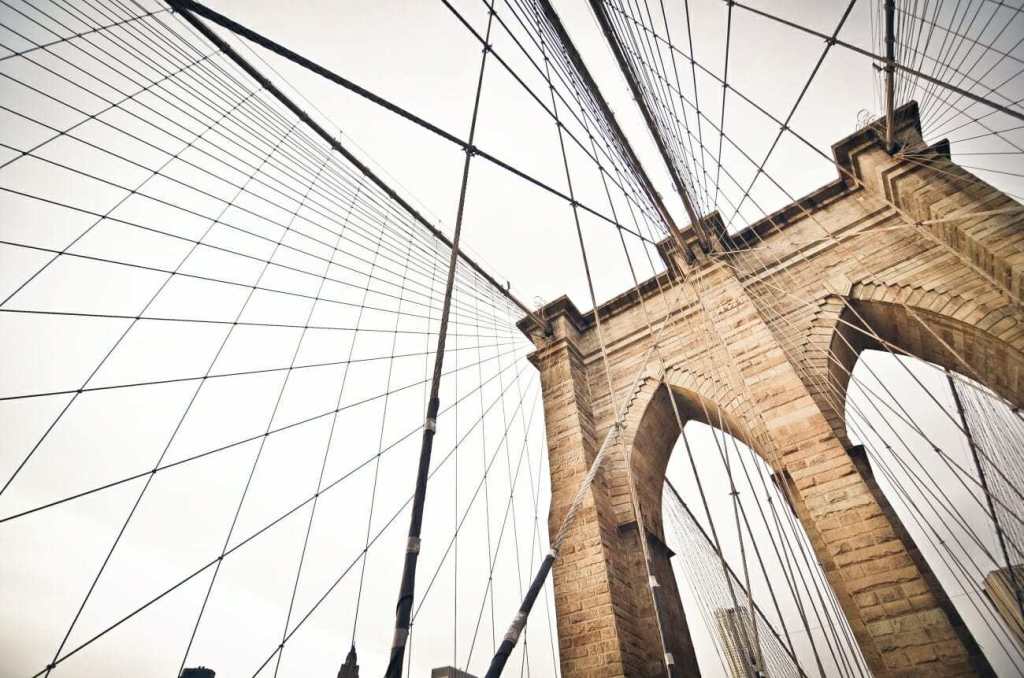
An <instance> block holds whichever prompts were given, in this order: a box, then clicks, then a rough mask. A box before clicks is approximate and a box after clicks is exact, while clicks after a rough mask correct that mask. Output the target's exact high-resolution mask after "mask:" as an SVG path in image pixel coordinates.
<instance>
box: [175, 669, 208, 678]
mask: <svg viewBox="0 0 1024 678" xmlns="http://www.w3.org/2000/svg"><path fill="white" fill-rule="evenodd" d="M216 675H217V672H216V671H214V670H213V669H208V668H206V667H205V666H197V667H196V668H194V669H184V670H182V672H181V676H180V678H213V677H214V676H216Z"/></svg>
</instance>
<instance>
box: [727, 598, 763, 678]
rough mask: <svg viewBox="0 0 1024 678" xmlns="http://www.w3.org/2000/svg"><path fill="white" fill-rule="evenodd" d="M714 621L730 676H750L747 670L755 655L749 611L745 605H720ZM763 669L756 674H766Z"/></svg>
mask: <svg viewBox="0 0 1024 678" xmlns="http://www.w3.org/2000/svg"><path fill="white" fill-rule="evenodd" d="M715 621H716V622H717V624H718V636H719V638H721V641H722V649H723V650H724V652H725V661H726V662H727V663H728V664H729V672H730V673H731V674H732V678H750V675H751V674H750V673H749V670H750V667H752V661H753V657H754V656H755V655H756V652H755V650H754V637H755V636H754V626H753V624H751V623H750V612H749V611H748V610H747V609H746V608H745V607H741V608H735V607H722V608H719V609H717V610H715ZM763 669H764V667H762V670H761V671H760V672H759V673H758V674H757V675H758V676H767V675H768V673H767V672H766V671H764V670H763Z"/></svg>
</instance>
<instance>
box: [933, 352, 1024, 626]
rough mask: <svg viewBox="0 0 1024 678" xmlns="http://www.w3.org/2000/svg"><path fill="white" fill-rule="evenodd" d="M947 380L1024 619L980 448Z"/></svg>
mask: <svg viewBox="0 0 1024 678" xmlns="http://www.w3.org/2000/svg"><path fill="white" fill-rule="evenodd" d="M946 380H947V381H948V382H949V390H950V393H952V394H953V404H955V405H956V411H957V414H958V415H959V416H960V421H961V422H962V424H963V429H964V435H966V436H967V446H968V447H969V448H970V449H971V458H972V459H974V467H975V468H976V469H977V470H978V480H979V481H980V482H981V489H982V491H983V492H984V493H985V501H986V502H988V512H989V513H991V514H992V523H993V524H994V525H995V528H996V536H997V537H998V539H999V548H1000V550H1002V552H1003V559H1004V560H1005V561H1006V572H1007V574H1008V575H1009V577H1010V584H1011V585H1012V587H1013V597H1014V598H1015V599H1016V601H1017V607H1019V608H1020V612H1021V618H1022V619H1024V589H1022V588H1021V582H1020V581H1018V580H1017V572H1016V568H1015V567H1014V565H1013V561H1012V560H1011V559H1010V552H1009V550H1008V549H1007V548H1006V536H1005V535H1004V534H1003V528H1002V526H1001V525H1000V524H999V516H998V515H997V514H996V507H995V504H994V503H993V502H992V493H991V492H990V491H989V487H988V479H987V478H986V477H985V469H984V467H983V466H982V464H981V456H980V455H979V454H978V446H977V444H976V443H975V442H974V436H972V435H971V429H970V427H969V426H968V424H967V416H966V415H965V414H964V406H963V403H962V402H961V401H960V393H959V392H958V391H957V388H956V381H955V380H954V379H953V373H952V372H950V371H949V370H948V369H947V370H946Z"/></svg>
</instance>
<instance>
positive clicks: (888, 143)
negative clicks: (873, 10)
mask: <svg viewBox="0 0 1024 678" xmlns="http://www.w3.org/2000/svg"><path fill="white" fill-rule="evenodd" d="M895 23H896V0H885V150H887V151H888V152H889V153H892V152H894V151H895V150H896V139H895V136H896V130H895V127H896V120H895V113H894V112H893V111H894V108H895V101H894V99H895V93H894V92H893V90H894V89H895V87H896V83H895V80H896V78H895V75H896V35H895V28H894V27H893V24H895Z"/></svg>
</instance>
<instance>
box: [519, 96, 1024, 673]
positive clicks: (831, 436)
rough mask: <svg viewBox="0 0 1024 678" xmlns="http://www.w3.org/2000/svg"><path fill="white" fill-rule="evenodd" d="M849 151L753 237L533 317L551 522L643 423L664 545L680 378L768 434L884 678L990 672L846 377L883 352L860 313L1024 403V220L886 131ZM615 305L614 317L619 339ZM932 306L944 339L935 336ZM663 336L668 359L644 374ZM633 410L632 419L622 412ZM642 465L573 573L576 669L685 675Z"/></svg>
mask: <svg viewBox="0 0 1024 678" xmlns="http://www.w3.org/2000/svg"><path fill="white" fill-rule="evenodd" d="M897 122H898V131H899V133H900V134H901V135H904V136H906V137H907V138H908V139H910V140H916V142H920V124H919V123H918V121H917V118H916V107H915V106H914V105H908V106H906V107H904V108H903V109H901V110H900V111H899V114H898V116H897ZM833 151H834V155H835V158H836V163H837V165H838V166H839V167H840V168H841V170H842V172H844V174H841V176H840V178H839V179H838V180H836V181H835V182H833V183H830V184H828V185H826V186H824V187H822V188H821V189H819V190H818V191H816V192H815V193H813V194H812V195H809V196H807V197H805V198H802V199H801V200H799V201H797V202H795V203H793V204H791V205H789V206H787V207H785V208H783V209H782V210H780V211H779V212H777V213H775V214H773V215H771V216H769V217H766V218H765V219H764V220H762V221H761V222H758V223H757V224H754V225H752V226H751V227H750V228H749V229H747V230H746V231H744V232H743V233H739V234H733V235H728V234H725V233H724V231H723V232H721V233H720V234H719V237H720V241H721V242H720V243H717V244H716V243H712V250H711V251H707V249H706V248H703V247H701V246H700V245H699V244H697V240H698V238H697V236H696V233H695V232H694V231H693V229H687V230H686V231H684V232H683V233H682V234H680V238H679V239H674V238H670V239H668V240H666V241H664V242H662V243H661V244H660V245H659V249H660V253H661V255H662V257H663V258H664V259H665V261H666V263H667V264H669V265H668V268H667V270H666V271H665V272H663V273H661V274H659V275H658V276H656V277H655V278H652V279H650V280H647V281H644V282H642V283H640V285H639V286H638V287H637V289H635V290H630V291H629V292H626V293H623V294H622V295H620V296H618V297H616V298H614V299H612V300H610V301H608V302H607V303H605V304H603V305H601V307H600V308H599V309H597V310H596V311H591V312H589V313H586V314H583V313H580V312H579V310H577V309H576V308H575V306H573V304H572V303H571V302H570V301H569V300H568V299H566V298H562V299H559V300H557V301H555V302H553V303H551V304H549V305H547V306H546V307H545V308H544V309H542V311H541V313H542V314H543V315H544V316H545V317H546V319H547V320H548V321H549V322H550V325H551V327H550V332H548V333H546V334H545V332H544V331H542V329H543V328H540V327H535V326H533V325H532V322H533V321H532V320H530V319H524V320H523V321H522V322H521V323H520V327H521V328H522V329H523V330H524V331H525V332H526V334H527V335H528V336H531V337H533V339H534V341H535V342H536V345H537V351H536V352H535V353H534V354H533V357H532V359H533V361H534V364H535V365H536V366H537V367H538V369H539V371H540V376H541V384H542V389H543V395H544V413H545V426H546V428H547V438H548V449H549V457H550V467H551V486H552V503H551V509H550V514H549V529H550V531H551V532H552V533H554V531H556V530H557V529H558V528H559V527H560V525H561V520H562V517H563V516H564V515H565V513H566V510H567V508H568V506H569V505H570V503H571V502H572V499H573V497H574V496H575V495H576V493H577V491H578V488H579V487H580V484H581V482H582V480H583V479H584V478H585V477H586V476H587V471H588V468H589V466H590V463H591V462H592V461H593V459H594V456H595V454H596V452H597V449H598V447H599V445H600V441H601V440H602V439H604V438H605V436H606V434H607V433H608V431H610V430H612V429H613V428H614V429H615V430H624V431H625V435H626V436H627V438H628V449H634V448H635V449H637V450H638V452H637V454H636V461H635V468H634V472H635V473H634V475H636V477H637V479H638V480H637V483H638V494H639V498H640V507H641V511H642V513H643V514H644V519H645V522H652V525H653V528H654V529H653V530H652V531H651V533H650V534H649V535H645V538H646V539H653V540H655V541H656V542H657V541H660V537H659V536H658V535H659V534H661V532H660V530H661V526H660V524H659V521H660V519H661V516H660V494H659V492H660V489H661V484H660V479H661V478H663V473H664V464H665V463H667V456H666V455H667V450H669V449H671V448H670V443H671V442H674V441H675V437H676V436H677V435H678V426H677V424H676V423H675V421H674V417H673V415H672V414H671V411H670V408H667V407H666V406H665V405H666V404H667V403H671V402H672V401H671V400H668V396H667V391H665V392H664V393H665V394H663V395H659V390H658V389H659V385H660V384H661V382H662V381H663V378H662V370H664V381H667V382H668V383H670V384H671V385H672V386H673V389H674V392H676V393H678V394H681V395H682V396H683V397H682V401H683V404H684V405H685V404H686V401H687V399H690V400H692V401H693V402H697V403H707V404H711V403H717V404H718V405H716V406H715V407H716V408H717V407H720V408H721V411H723V412H728V413H731V414H732V415H733V417H734V420H735V421H734V422H733V423H731V424H730V427H731V428H733V429H734V430H735V431H740V432H742V431H743V429H742V426H741V423H742V424H747V425H752V426H755V427H756V428H757V429H758V430H756V431H754V432H753V433H751V432H747V433H746V435H747V436H748V437H749V439H750V440H752V441H753V440H756V441H757V443H758V444H757V445H754V448H755V449H761V450H762V452H769V451H770V454H769V456H770V457H771V459H770V461H771V466H772V467H773V469H774V470H775V471H776V472H777V473H778V476H779V478H780V479H781V481H782V482H784V483H785V485H784V486H785V487H786V488H787V494H789V495H790V498H791V501H792V502H793V509H794V512H795V513H796V514H797V516H798V518H799V520H800V522H801V523H802V524H803V526H804V529H805V531H806V532H807V534H808V537H809V538H810V540H811V543H812V545H813V547H814V552H815V555H816V556H817V559H818V561H819V564H820V565H821V567H822V569H823V570H824V571H825V574H826V577H827V579H828V581H829V583H830V585H831V586H832V588H833V590H834V592H835V594H836V597H837V598H838V600H839V602H840V604H841V606H842V608H843V611H844V613H845V614H846V617H847V620H848V621H849V623H850V627H851V629H852V631H853V633H854V635H855V637H856V639H857V642H858V644H859V645H860V648H861V651H862V653H863V655H864V657H865V659H866V660H867V662H868V664H869V666H870V667H871V670H872V671H873V672H874V674H875V675H876V676H905V675H922V674H923V673H925V672H928V673H934V674H935V675H936V676H953V675H976V674H977V673H978V672H982V673H984V672H985V664H984V660H983V658H979V656H978V655H977V652H976V648H975V647H973V646H972V644H971V643H970V642H969V640H968V639H965V637H964V636H963V634H958V633H957V629H956V628H954V627H955V626H956V622H957V620H956V619H955V618H952V617H951V616H950V615H949V614H947V612H946V610H945V609H944V608H943V605H942V604H941V603H940V598H941V590H938V589H937V588H936V587H935V585H934V582H933V581H932V580H931V579H930V578H929V573H928V572H927V568H925V567H924V566H923V565H921V564H920V563H918V562H915V559H914V555H913V552H914V550H915V549H914V547H913V545H912V543H911V542H909V541H908V540H907V539H905V538H904V536H903V534H902V533H901V529H902V526H901V525H899V524H898V521H896V520H894V517H893V515H892V513H891V511H888V510H887V506H886V504H885V502H884V497H880V496H879V495H878V494H877V493H876V492H875V488H874V487H873V478H872V476H871V473H870V468H868V467H866V466H865V465H864V464H862V463H861V462H860V461H859V459H858V457H857V455H856V453H855V450H851V445H850V443H849V441H848V440H847V439H846V434H845V425H844V423H843V421H842V407H841V406H839V407H836V406H835V402H834V398H833V395H834V394H833V393H832V392H833V391H835V392H836V393H839V394H840V395H842V394H844V393H845V388H846V384H847V380H848V376H844V375H843V374H842V370H839V371H836V370H837V369H838V368H839V367H842V366H847V367H848V368H850V369H852V366H853V364H854V363H855V362H856V357H857V355H858V354H859V353H860V352H861V351H862V350H864V349H865V348H870V347H871V346H870V344H869V343H865V342H864V338H863V334H860V336H856V337H855V336H853V335H848V333H847V330H848V329H849V330H852V329H853V328H852V327H851V325H850V323H851V322H853V321H851V320H850V318H851V317H853V318H855V319H856V318H858V316H857V315H853V316H851V315H850V314H853V312H854V311H856V312H857V314H859V316H861V317H863V318H865V320H866V322H867V323H868V324H869V325H871V326H872V327H873V328H875V329H877V330H879V332H880V335H881V339H882V340H883V341H884V342H891V343H893V344H894V345H897V346H903V347H904V348H905V349H906V350H907V351H908V352H911V353H915V354H917V355H919V357H922V358H924V359H927V360H931V361H932V362H936V363H938V364H940V365H942V364H947V365H949V366H951V367H954V369H955V368H956V365H953V364H952V361H953V360H956V358H954V357H953V356H952V354H951V353H950V352H949V351H948V350H945V354H946V355H943V351H942V350H940V347H942V346H943V345H944V344H949V345H950V346H953V347H956V349H957V353H958V354H961V355H962V356H965V361H966V362H968V363H969V364H972V361H973V367H972V369H974V370H977V371H979V372H981V373H982V374H988V375H989V376H988V378H987V379H986V378H982V379H981V381H982V382H986V381H988V384H987V385H989V386H991V387H992V388H994V389H995V390H996V391H997V392H999V393H1001V394H1002V395H1004V396H1005V397H1007V398H1009V399H1011V401H1013V402H1017V403H1019V402H1020V400H1021V388H1022V379H1024V374H1022V372H1021V370H1022V367H1021V365H1022V364H1024V363H1022V362H1021V355H1024V331H1021V330H1022V328H1024V326H1022V324H1021V323H1024V314H1021V311H1020V306H1021V303H1022V298H1021V290H1022V289H1024V257H1022V256H1021V255H1020V254H1019V253H1018V254H1014V252H1015V249H1014V248H1015V247H1017V248H1019V246H1020V245H1021V244H1024V229H1022V228H1021V223H1022V222H1021V219H1022V217H1021V214H1024V212H1022V211H1012V210H1011V211H1006V210H1003V211H1001V212H999V214H997V215H994V216H992V215H987V214H975V213H974V212H975V211H977V210H983V209H984V208H985V207H986V206H989V205H997V206H1000V205H1004V204H1006V203H1007V202H1008V201H1010V199H1009V198H1007V197H1006V196H1002V194H999V193H998V191H996V190H995V189H994V188H991V187H986V186H984V185H982V184H980V183H979V182H975V183H974V184H973V188H972V189H971V191H969V192H968V191H960V190H959V189H958V188H957V185H955V184H952V183H950V182H948V181H944V180H941V179H940V178H936V177H935V176H933V174H934V173H935V170H934V168H935V167H938V168H939V170H941V171H942V172H943V173H945V174H948V173H949V172H950V171H953V169H951V168H954V169H955V171H962V170H960V169H958V168H955V166H954V165H952V163H951V162H950V161H949V159H948V148H945V147H943V146H942V145H941V144H939V145H937V146H936V147H935V148H934V149H933V153H934V155H935V157H934V158H932V162H931V164H930V165H928V166H927V167H924V166H922V164H921V163H908V162H905V161H903V160H901V159H900V158H899V157H894V156H891V155H890V154H889V153H887V152H886V151H885V150H884V149H883V148H881V147H880V145H879V142H878V140H877V138H876V137H875V135H874V132H873V130H872V129H870V128H866V129H863V130H860V131H858V132H857V133H855V134H853V135H851V136H850V137H848V138H847V139H844V140H842V141H841V142H839V143H838V144H836V145H835V146H834V148H833ZM849 176H855V177H856V180H850V179H849ZM1010 202H1012V201H1010ZM949 215H953V216H952V217H950V216H949ZM809 216H813V218H809ZM936 220H937V221H936ZM926 222H927V223H926ZM933 222H934V223H933ZM823 228H824V229H825V230H826V231H827V235H826V237H824V238H823V237H822V236H821V229H823ZM780 234H781V235H780ZM680 248H682V249H683V250H685V251H681V250H680ZM780 250H782V251H786V254H785V255H783V256H782V257H775V256H774V255H770V258H771V260H770V261H769V262H768V263H767V264H766V263H765V261H764V260H763V259H761V254H765V253H772V252H778V251H780ZM787 250H788V251H787ZM766 256H769V255H768V254H766ZM680 271H682V272H680ZM683 276H686V277H690V276H699V278H700V280H701V286H700V290H699V292H698V291H695V290H694V289H690V290H685V289H684V290H683V291H684V292H685V294H683V293H681V294H679V295H676V294H675V293H674V291H675V290H676V289H679V288H678V287H677V286H681V285H683ZM880 281H883V282H880ZM666 290H669V291H671V295H670V292H666ZM780 290H782V291H781V292H780ZM698 293H699V295H700V296H699V297H698V296H697V295H698ZM638 296H643V297H646V298H648V300H649V301H648V302H647V303H646V309H657V310H656V311H655V312H654V317H653V318H652V319H650V322H652V323H654V325H653V326H658V325H659V324H660V323H666V326H667V327H668V330H669V331H667V332H665V333H664V335H661V336H658V337H654V336H651V335H650V331H651V327H652V325H650V324H648V322H647V320H645V318H644V315H645V313H646V312H647V311H646V310H644V312H643V313H642V312H641V308H640V304H639V298H638ZM709 308H710V309H712V311H711V312H710V313H709V312H708V311H707V310H706V309H709ZM907 309H912V310H913V313H912V314H911V313H910V312H908V311H907ZM595 313H600V315H601V318H602V328H603V331H602V337H601V338H600V339H599V337H598V336H597V334H598V333H597V332H596V323H595ZM844 314H846V315H844ZM915 316H917V317H920V318H924V319H925V322H926V323H927V324H928V325H929V326H930V327H932V328H933V329H934V331H935V333H936V334H937V335H938V336H939V337H941V338H942V341H938V340H935V341H926V340H924V336H925V335H924V334H922V332H924V328H922V327H921V323H919V322H918V321H917V319H916V317H915ZM858 322H859V320H858ZM707 324H711V325H713V327H712V328H710V333H713V334H715V335H717V338H716V339H715V340H714V341H709V339H708V336H709V329H708V328H707V327H706V325H707ZM876 325H878V327H875V326H876ZM915 325H916V326H917V328H918V329H915ZM837 338H838V340H839V341H840V342H841V343H842V342H844V341H849V342H850V346H848V347H846V348H843V346H841V345H840V344H836V343H835V342H836V340H837ZM654 341H657V343H658V346H659V355H660V356H662V357H664V359H665V361H666V364H664V365H662V366H658V365H655V364H651V363H648V364H644V360H645V358H644V356H645V355H650V347H651V345H652V343H653V342H654ZM830 353H834V354H836V355H838V356H839V357H838V360H833V359H832V358H831V357H830ZM605 355H607V364H608V366H609V373H608V374H605V372H604V365H605V359H604V356H605ZM1007 365H1010V366H1011V367H1009V368H1007V367H1006V366H1007ZM644 370H647V371H646V374H641V375H640V376H639V377H638V374H637V373H638V372H643V371H644ZM699 370H707V374H704V373H701V372H699ZM964 371H965V373H967V374H968V376H974V375H971V374H970V370H964ZM716 372H724V373H727V374H726V375H725V376H724V377H719V376H718V375H717V374H716V376H715V378H724V379H726V380H728V383H729V384H730V386H731V389H725V388H718V387H716V384H714V383H712V380H711V377H710V376H708V375H710V374H712V373H716ZM687 380H689V381H687ZM701 380H703V381H701ZM609 385H610V388H609ZM841 399H842V398H840V400H841ZM624 400H625V401H627V402H628V408H627V410H626V412H627V415H626V417H625V419H624V420H623V421H619V420H618V419H617V417H618V413H619V412H620V411H621V409H620V407H621V406H622V403H623V401H624ZM752 415H756V416H752ZM698 418H699V417H698ZM751 422H753V423H751ZM630 436H631V437H630ZM738 437H740V436H738ZM625 464H626V459H625V455H624V454H623V453H622V452H621V450H619V449H616V450H615V451H613V453H612V454H610V455H609V456H608V458H607V460H606V462H605V463H604V465H603V467H602V470H601V472H600V473H599V474H598V476H597V479H596V481H595V482H594V483H592V484H590V485H589V486H588V487H587V488H586V496H585V502H584V506H583V509H582V510H581V511H580V512H579V513H578V514H577V520H576V522H575V523H574V525H573V527H572V529H571V530H570V532H569V537H568V538H567V540H566V542H565V547H564V548H563V551H562V552H561V553H560V554H559V555H560V557H559V558H558V559H557V560H556V561H555V566H554V583H555V604H556V611H557V617H558V632H559V638H560V640H561V644H562V673H563V675H566V676H597V675H608V676H616V675H630V676H634V675H654V674H659V673H663V672H664V666H665V663H664V658H663V657H661V656H660V655H661V651H662V649H663V648H662V647H661V643H660V641H659V640H658V636H657V633H656V629H655V628H654V611H653V606H652V605H651V602H650V601H651V595H650V590H649V589H648V588H647V582H646V581H644V573H645V568H644V565H643V560H642V557H641V556H640V555H639V551H640V548H639V547H640V544H641V542H640V541H639V538H640V535H639V534H638V530H637V529H636V524H637V518H636V516H635V515H634V511H633V503H632V499H631V491H630V483H629V477H630V474H629V473H627V469H626V466H625ZM655 487H656V488H657V489H655ZM656 507H657V508H656ZM666 562H667V557H666ZM660 567H661V566H659V568H660ZM672 653H673V655H676V654H678V655H679V656H678V657H675V656H674V659H675V663H676V666H677V667H680V669H681V670H680V672H677V675H694V672H695V671H696V665H695V662H693V661H691V659H692V651H688V649H687V647H685V643H683V645H682V646H679V647H678V649H677V650H673V652H672ZM688 655H689V656H688Z"/></svg>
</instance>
